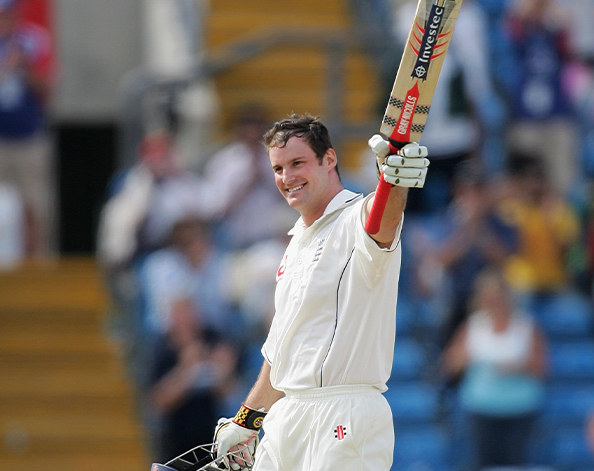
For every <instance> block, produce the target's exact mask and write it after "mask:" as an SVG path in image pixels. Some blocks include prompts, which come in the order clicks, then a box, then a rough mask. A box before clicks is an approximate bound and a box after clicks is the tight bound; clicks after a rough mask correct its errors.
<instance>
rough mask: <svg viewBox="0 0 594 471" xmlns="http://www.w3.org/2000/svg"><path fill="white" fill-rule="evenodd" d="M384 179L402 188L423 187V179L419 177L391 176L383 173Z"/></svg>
mask: <svg viewBox="0 0 594 471" xmlns="http://www.w3.org/2000/svg"><path fill="white" fill-rule="evenodd" d="M384 180H385V181H387V182H388V183H390V184H392V185H396V186H401V187H404V188H423V185H424V184H425V182H424V180H421V179H419V178H402V177H393V176H390V175H386V174H384Z"/></svg>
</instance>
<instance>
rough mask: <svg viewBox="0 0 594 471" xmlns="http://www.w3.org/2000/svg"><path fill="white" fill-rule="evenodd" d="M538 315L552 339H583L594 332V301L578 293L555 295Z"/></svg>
mask: <svg viewBox="0 0 594 471" xmlns="http://www.w3.org/2000/svg"><path fill="white" fill-rule="evenodd" d="M537 317H538V321H539V323H540V325H541V326H542V327H543V329H544V331H545V333H546V334H547V336H548V338H549V340H550V341H558V340H572V339H581V338H585V337H587V336H592V334H594V308H593V307H592V303H591V302H590V301H589V300H588V299H587V298H585V297H583V296H581V295H579V294H577V293H567V294H561V295H557V296H555V298H554V299H553V300H552V301H550V302H549V303H547V304H546V305H545V306H544V307H543V309H542V311H541V312H540V313H538V314H537Z"/></svg>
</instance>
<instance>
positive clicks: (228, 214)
mask: <svg viewBox="0 0 594 471" xmlns="http://www.w3.org/2000/svg"><path fill="white" fill-rule="evenodd" d="M267 124H268V122H267V119H266V113H265V110H264V109H263V108H262V107H261V106H260V105H255V104H250V105H246V106H245V107H244V109H243V110H242V111H241V113H240V116H239V117H238V121H237V126H236V129H235V139H234V141H233V142H231V143H230V144H228V145H227V146H225V147H224V148H222V149H221V150H220V151H219V152H217V153H216V154H214V155H213V156H212V157H211V158H210V160H209V162H208V164H207V166H206V168H205V169H204V174H203V178H204V181H205V185H206V187H207V188H208V190H207V191H206V192H205V202H206V207H207V212H208V214H209V217H210V218H211V220H212V221H213V222H215V223H217V225H218V230H217V243H218V244H220V245H221V246H223V247H224V248H226V249H228V250H238V249H245V248H247V247H249V246H250V245H252V244H254V243H255V242H260V241H262V240H264V239H271V238H275V237H277V236H278V235H279V234H280V233H281V232H283V231H285V229H286V228H287V227H292V224H293V223H294V222H295V221H296V220H297V217H298V215H297V213H296V212H295V210H293V209H291V208H288V207H287V205H286V204H285V202H284V200H283V198H282V196H281V194H280V193H279V191H278V189H277V188H276V185H275V184H274V179H273V178H271V177H272V168H271V166H270V159H269V158H268V154H267V153H266V149H265V148H264V146H263V145H262V135H263V134H264V132H265V131H266V129H267ZM285 232H286V231H285Z"/></svg>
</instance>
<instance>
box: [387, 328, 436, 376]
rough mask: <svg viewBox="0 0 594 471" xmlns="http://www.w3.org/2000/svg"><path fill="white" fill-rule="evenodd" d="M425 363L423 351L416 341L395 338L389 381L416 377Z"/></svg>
mask: <svg viewBox="0 0 594 471" xmlns="http://www.w3.org/2000/svg"><path fill="white" fill-rule="evenodd" d="M426 365H427V358H426V354H425V351H424V350H423V347H421V345H419V343H418V342H416V341H414V340H412V339H407V338H402V339H401V338H396V344H395V345H394V361H393V362H392V375H391V377H390V381H402V380H411V379H418V378H419V377H420V376H421V374H422V372H423V370H424V368H425V366H426Z"/></svg>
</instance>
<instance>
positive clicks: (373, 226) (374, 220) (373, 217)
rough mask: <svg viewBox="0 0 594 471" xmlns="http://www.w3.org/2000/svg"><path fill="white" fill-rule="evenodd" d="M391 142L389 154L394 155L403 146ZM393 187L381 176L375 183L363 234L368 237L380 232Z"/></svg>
mask: <svg viewBox="0 0 594 471" xmlns="http://www.w3.org/2000/svg"><path fill="white" fill-rule="evenodd" d="M392 142H393V141H392ZM392 142H390V144H389V146H390V154H396V153H397V152H398V150H399V149H401V148H402V146H404V143H402V144H401V145H398V146H395V145H393V144H392ZM398 144H400V143H398ZM393 186H394V185H392V184H391V183H388V182H387V181H386V180H384V177H383V175H380V179H379V182H378V183H377V189H376V190H375V198H374V199H373V205H372V206H371V211H369V217H368V218H367V222H366V223H365V232H367V233H368V234H369V235H374V234H377V233H378V232H379V230H380V226H381V224H382V217H383V216H384V210H385V209H386V203H387V202H388V196H389V195H390V190H391V189H392V187H393Z"/></svg>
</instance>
